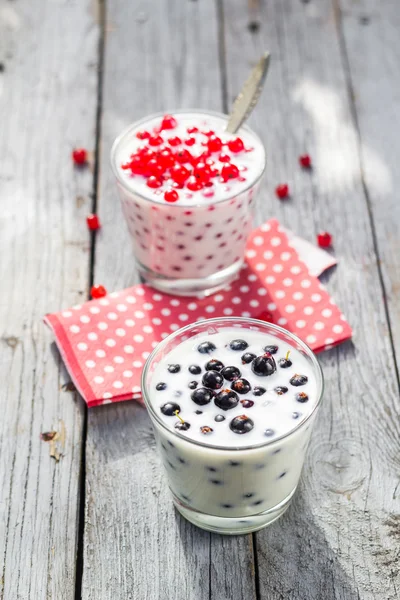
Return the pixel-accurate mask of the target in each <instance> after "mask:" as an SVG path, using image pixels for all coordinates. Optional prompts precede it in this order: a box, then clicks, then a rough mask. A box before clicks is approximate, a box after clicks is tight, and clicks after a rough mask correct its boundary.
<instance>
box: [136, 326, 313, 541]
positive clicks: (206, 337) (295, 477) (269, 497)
mask: <svg viewBox="0 0 400 600" xmlns="http://www.w3.org/2000/svg"><path fill="white" fill-rule="evenodd" d="M142 393H143V397H144V400H145V403H146V406H147V408H148V411H149V413H150V417H151V420H152V424H153V428H154V431H155V437H156V441H157V445H158V449H159V452H160V456H161V459H162V462H163V464H164V467H165V470H166V475H167V479H168V483H169V487H170V489H171V492H172V498H173V502H174V504H175V506H176V508H177V509H178V511H179V512H180V513H181V514H182V515H183V516H184V517H185V518H186V519H188V520H189V521H191V522H192V523H194V524H195V525H197V526H199V527H202V528H203V529H207V530H210V531H216V532H219V533H226V534H238V533H248V532H250V531H255V530H257V529H261V528H263V527H266V526H267V525H269V524H270V523H272V522H273V521H275V520H276V519H277V518H279V517H280V516H281V515H282V514H283V513H284V512H285V510H286V509H287V508H288V506H289V505H290V502H291V499H292V497H293V494H294V493H295V491H296V488H297V485H298V482H299V478H300V474H301V470H302V467H303V463H304V458H305V454H306V451H307V447H308V443H309V439H310V435H311V429H312V426H313V423H314V420H315V417H316V414H317V411H318V407H319V405H320V402H321V398H322V393H323V375H322V371H321V368H320V366H319V363H318V361H317V359H316V357H315V355H314V353H313V352H312V350H310V348H308V346H306V344H304V342H302V341H301V340H300V339H299V338H298V337H297V336H295V335H293V334H292V333H289V332H288V331H286V330H284V329H282V328H281V327H277V326H275V325H272V324H270V323H266V322H263V321H258V320H255V319H245V318H217V319H209V320H206V321H201V322H200V323H194V324H191V325H188V326H187V327H184V328H182V329H180V330H178V331H176V332H175V333H173V334H172V335H170V336H169V337H168V338H166V339H165V340H163V341H162V342H161V343H160V344H159V345H158V346H157V348H156V349H155V350H154V352H153V353H152V355H151V356H150V357H149V358H148V360H147V363H146V365H145V368H144V370H143V378H142Z"/></svg>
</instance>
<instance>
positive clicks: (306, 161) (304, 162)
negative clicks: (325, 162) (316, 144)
mask: <svg viewBox="0 0 400 600" xmlns="http://www.w3.org/2000/svg"><path fill="white" fill-rule="evenodd" d="M299 163H300V166H301V167H303V169H310V168H311V157H310V155H309V154H302V155H301V156H299Z"/></svg>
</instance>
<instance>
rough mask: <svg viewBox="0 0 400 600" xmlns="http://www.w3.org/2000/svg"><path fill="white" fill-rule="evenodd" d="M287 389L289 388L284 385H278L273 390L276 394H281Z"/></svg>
mask: <svg viewBox="0 0 400 600" xmlns="http://www.w3.org/2000/svg"><path fill="white" fill-rule="evenodd" d="M288 391H289V389H288V388H287V387H286V386H285V385H278V386H277V387H276V388H274V392H276V393H277V394H278V396H283V394H286V393H287V392H288Z"/></svg>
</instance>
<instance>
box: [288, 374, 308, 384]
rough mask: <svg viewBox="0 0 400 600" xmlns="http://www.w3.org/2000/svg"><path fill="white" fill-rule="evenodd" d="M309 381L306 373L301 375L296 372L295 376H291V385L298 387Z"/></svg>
mask: <svg viewBox="0 0 400 600" xmlns="http://www.w3.org/2000/svg"><path fill="white" fill-rule="evenodd" d="M307 381H308V377H307V376H306V375H299V373H295V374H294V375H293V377H291V378H290V383H291V385H294V386H296V387H298V386H299V385H305V384H306V383H307Z"/></svg>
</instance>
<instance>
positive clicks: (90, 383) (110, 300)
mask: <svg viewBox="0 0 400 600" xmlns="http://www.w3.org/2000/svg"><path fill="white" fill-rule="evenodd" d="M288 234H289V235H288ZM304 244H305V242H304V241H303V242H301V241H299V239H298V238H294V237H292V236H291V235H290V233H289V232H287V231H286V230H284V229H283V228H282V227H281V226H280V225H279V223H278V221H276V220H275V219H271V220H270V221H268V222H267V223H265V224H264V225H262V226H261V227H259V228H258V229H256V230H254V231H253V232H252V234H251V236H250V238H249V241H248V245H247V252H246V261H247V262H246V265H245V266H244V268H243V269H242V271H241V272H240V274H239V276H238V279H237V280H236V281H235V282H234V283H232V284H231V285H229V286H228V287H227V288H225V290H223V291H221V292H219V293H217V294H215V295H214V296H211V297H209V298H203V299H197V298H193V297H192V298H182V297H179V298H176V297H174V296H170V295H167V294H162V293H160V292H157V291H155V290H154V289H152V288H150V287H149V286H147V285H135V286H133V287H131V288H128V289H126V290H122V291H120V292H114V293H112V294H108V295H107V296H106V297H105V298H101V299H99V300H91V301H90V302H86V303H85V304H82V305H78V306H74V307H73V308H71V309H70V310H64V311H62V312H59V313H55V314H51V315H47V316H46V317H45V319H44V321H45V323H46V324H47V325H49V327H51V329H52V330H53V332H54V335H55V337H56V343H57V346H58V348H59V350H60V352H61V355H62V357H63V360H64V362H65V364H66V367H67V369H68V371H69V373H70V375H71V378H72V380H73V382H74V384H75V386H76V388H77V389H78V391H79V393H80V394H81V395H82V396H83V398H84V399H85V401H86V402H87V404H88V406H96V405H99V404H107V403H110V402H120V401H122V400H130V399H132V398H137V399H138V398H140V396H141V394H140V376H141V371H142V367H143V364H144V362H145V360H146V358H147V357H148V356H149V354H150V352H151V351H152V350H153V348H154V347H155V346H156V345H157V342H158V341H160V340H161V339H163V338H165V337H166V336H167V335H169V334H170V333H171V332H172V331H175V330H177V329H179V327H182V326H184V325H187V324H188V323H191V322H193V321H198V320H201V319H206V318H210V317H219V316H232V315H234V316H244V317H254V318H257V319H263V320H266V321H271V322H273V323H276V324H278V325H281V326H283V327H285V328H286V329H288V330H289V331H292V332H293V333H296V334H297V335H298V336H299V337H300V338H302V339H303V340H305V341H306V342H307V344H308V345H309V346H310V347H311V348H312V349H313V350H315V351H316V352H318V351H321V350H324V349H328V348H331V347H332V346H333V345H335V344H339V343H340V342H343V341H344V340H346V339H348V338H350V337H351V328H350V325H349V324H348V323H347V322H346V320H345V318H344V316H343V315H342V313H341V312H340V310H339V308H338V307H337V306H336V304H335V303H334V302H333V300H332V299H331V298H330V297H329V295H328V292H327V291H326V290H325V288H324V287H323V285H322V284H321V283H320V282H319V281H318V279H317V277H316V276H315V275H314V274H312V273H313V272H316V271H317V272H318V271H321V270H324V269H326V268H327V267H329V266H331V265H332V264H335V261H334V260H333V259H332V257H330V255H329V254H327V253H326V252H323V251H321V250H319V249H317V248H314V247H313V251H312V253H311V255H310V253H309V252H308V251H307V247H306V246H304ZM321 252H322V254H321ZM300 254H301V255H302V256H303V260H304V257H305V256H307V266H306V264H305V262H303V260H301V259H300ZM309 257H310V260H309Z"/></svg>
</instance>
